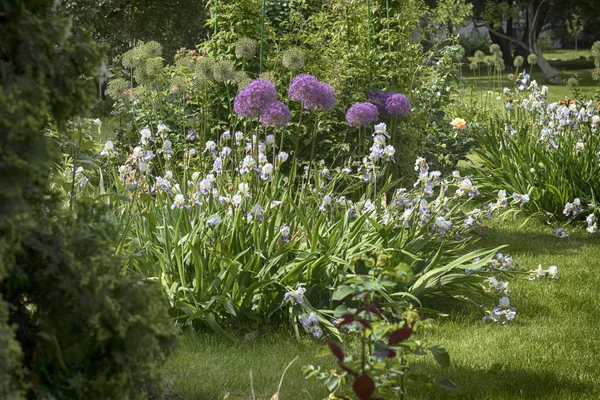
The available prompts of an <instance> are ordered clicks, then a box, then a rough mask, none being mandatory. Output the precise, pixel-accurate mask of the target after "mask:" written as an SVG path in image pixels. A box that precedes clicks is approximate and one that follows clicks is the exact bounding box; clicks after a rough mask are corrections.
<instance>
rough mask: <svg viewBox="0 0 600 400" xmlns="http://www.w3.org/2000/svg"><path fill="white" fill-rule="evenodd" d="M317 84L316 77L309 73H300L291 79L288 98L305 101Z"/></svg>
mask: <svg viewBox="0 0 600 400" xmlns="http://www.w3.org/2000/svg"><path fill="white" fill-rule="evenodd" d="M318 84H319V81H318V80H317V78H315V77H314V76H312V75H309V74H300V75H297V76H295V77H294V79H292V83H290V88H289V96H290V99H292V100H296V101H301V102H305V101H306V99H307V98H308V97H309V96H310V93H311V92H312V91H314V90H315V87H317V85H318Z"/></svg>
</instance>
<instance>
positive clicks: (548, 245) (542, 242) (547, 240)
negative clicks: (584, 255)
mask: <svg viewBox="0 0 600 400" xmlns="http://www.w3.org/2000/svg"><path fill="white" fill-rule="evenodd" d="M509 223H511V225H513V226H498V225H497V224H494V225H493V226H492V228H491V230H490V233H489V234H487V235H485V236H483V237H482V238H481V240H480V241H479V242H477V246H478V247H480V248H481V247H494V246H499V245H502V244H506V245H508V248H507V249H506V250H505V252H506V253H508V254H510V255H512V256H513V257H514V256H515V255H519V254H528V255H534V256H536V255H570V254H573V253H574V252H577V251H579V250H581V249H582V248H583V247H588V246H598V245H600V239H599V236H597V235H583V234H580V233H575V234H572V235H571V236H569V237H567V238H564V239H561V238H558V237H556V236H554V235H553V234H552V231H553V228H552V227H551V226H550V225H546V224H542V223H540V222H539V221H536V220H531V221H529V222H528V223H527V224H526V225H524V226H523V227H522V228H519V226H520V225H521V224H519V223H517V222H514V221H510V222H509ZM566 230H567V231H569V230H570V227H567V228H566ZM517 261H518V260H517Z"/></svg>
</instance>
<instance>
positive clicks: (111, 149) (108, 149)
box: [100, 140, 117, 156]
mask: <svg viewBox="0 0 600 400" xmlns="http://www.w3.org/2000/svg"><path fill="white" fill-rule="evenodd" d="M111 153H112V154H117V152H116V151H115V146H114V144H113V142H112V141H110V140H107V141H106V143H104V149H103V150H102V151H101V152H100V155H102V156H105V155H107V154H111Z"/></svg>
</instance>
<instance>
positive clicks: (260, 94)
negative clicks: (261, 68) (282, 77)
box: [233, 79, 277, 117]
mask: <svg viewBox="0 0 600 400" xmlns="http://www.w3.org/2000/svg"><path fill="white" fill-rule="evenodd" d="M275 101H277V90H276V89H275V85H273V84H272V83H271V82H269V81H264V80H261V79H257V80H254V81H252V82H251V83H250V84H249V85H248V86H247V87H246V88H244V89H242V90H241V91H240V92H239V93H238V95H237V96H236V97H235V100H234V102H233V110H234V111H235V113H236V114H237V115H239V116H240V117H258V116H260V115H261V114H262V112H263V111H264V110H266V109H267V108H268V107H269V106H270V105H271V104H272V103H274V102H275Z"/></svg>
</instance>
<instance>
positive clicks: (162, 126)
mask: <svg viewBox="0 0 600 400" xmlns="http://www.w3.org/2000/svg"><path fill="white" fill-rule="evenodd" d="M156 130H157V131H158V134H159V135H160V136H161V137H165V135H166V134H167V132H171V129H169V127H168V126H166V125H165V124H163V123H160V124H158V126H157V127H156Z"/></svg>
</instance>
